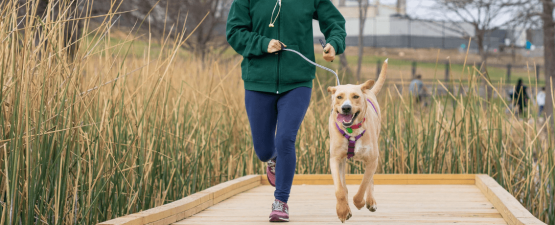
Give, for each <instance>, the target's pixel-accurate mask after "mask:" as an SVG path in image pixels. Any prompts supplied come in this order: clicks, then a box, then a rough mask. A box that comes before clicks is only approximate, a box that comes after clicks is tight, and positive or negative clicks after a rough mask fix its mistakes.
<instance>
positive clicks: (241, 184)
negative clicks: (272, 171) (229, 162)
mask: <svg viewBox="0 0 555 225" xmlns="http://www.w3.org/2000/svg"><path fill="white" fill-rule="evenodd" d="M258 185H260V175H248V176H244V177H241V178H238V179H234V180H231V181H227V182H224V183H221V184H218V185H215V186H213V187H211V188H208V189H205V190H203V191H200V192H197V193H195V194H192V195H189V196H187V197H185V198H182V199H180V200H177V201H174V202H171V203H169V204H165V205H162V206H158V207H155V208H152V209H148V210H145V211H142V212H138V213H135V214H131V215H127V216H123V217H120V218H115V219H112V220H109V221H105V222H102V223H99V225H144V224H148V225H166V224H171V223H173V222H175V221H177V220H182V219H183V218H186V217H188V216H191V215H194V214H195V213H198V212H200V211H202V210H204V209H206V208H208V207H210V206H212V205H213V204H217V203H218V202H220V201H222V200H224V199H227V198H229V197H231V196H233V195H235V194H237V193H241V192H243V191H246V190H249V189H251V188H253V187H256V186H258Z"/></svg>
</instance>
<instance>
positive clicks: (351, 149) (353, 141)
mask: <svg viewBox="0 0 555 225" xmlns="http://www.w3.org/2000/svg"><path fill="white" fill-rule="evenodd" d="M366 101H368V102H370V104H371V105H372V108H374V111H376V114H378V110H376V107H375V106H374V103H372V102H371V101H370V99H366ZM364 121H366V118H364V119H362V122H360V123H359V124H356V125H353V126H351V127H348V128H347V131H350V132H349V133H351V132H353V130H352V129H353V128H354V129H358V128H360V127H361V126H362V123H364ZM335 126H336V127H337V130H338V131H339V133H341V135H343V137H345V138H347V141H348V142H349V146H348V148H347V159H351V158H352V157H353V156H355V144H356V142H357V141H358V139H360V138H361V137H362V135H364V133H365V132H366V130H363V131H362V133H360V134H359V135H357V136H354V137H353V136H350V135H348V134H347V133H345V131H343V130H341V128H340V127H339V125H338V124H337V122H335Z"/></svg>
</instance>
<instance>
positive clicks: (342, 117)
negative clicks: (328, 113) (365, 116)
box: [337, 113, 353, 123]
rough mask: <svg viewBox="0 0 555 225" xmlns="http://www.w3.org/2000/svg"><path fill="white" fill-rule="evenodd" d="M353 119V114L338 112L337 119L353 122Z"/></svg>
mask: <svg viewBox="0 0 555 225" xmlns="http://www.w3.org/2000/svg"><path fill="white" fill-rule="evenodd" d="M352 119H353V115H352V114H341V113H338V114H337V121H339V122H342V123H348V122H351V120H352Z"/></svg>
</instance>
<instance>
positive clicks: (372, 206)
mask: <svg viewBox="0 0 555 225" xmlns="http://www.w3.org/2000/svg"><path fill="white" fill-rule="evenodd" d="M366 208H367V209H368V210H370V212H376V210H378V204H377V203H376V200H373V199H369V201H367V202H366Z"/></svg>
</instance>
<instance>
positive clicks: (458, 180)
mask: <svg viewBox="0 0 555 225" xmlns="http://www.w3.org/2000/svg"><path fill="white" fill-rule="evenodd" d="M363 176H364V175H363V174H346V175H345V183H347V184H349V185H350V184H360V183H361V182H362V177H363ZM260 182H261V183H262V184H263V185H269V184H270V183H269V182H268V179H267V178H266V175H261V177H260ZM301 184H307V185H330V184H333V178H332V177H331V174H310V175H307V174H297V175H295V177H294V178H293V185H301ZM374 184H383V185H385V184H398V185H401V184H420V185H422V184H469V185H471V184H472V185H473V184H475V175H474V174H376V175H374Z"/></svg>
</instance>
